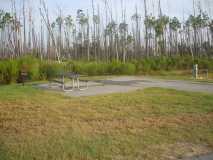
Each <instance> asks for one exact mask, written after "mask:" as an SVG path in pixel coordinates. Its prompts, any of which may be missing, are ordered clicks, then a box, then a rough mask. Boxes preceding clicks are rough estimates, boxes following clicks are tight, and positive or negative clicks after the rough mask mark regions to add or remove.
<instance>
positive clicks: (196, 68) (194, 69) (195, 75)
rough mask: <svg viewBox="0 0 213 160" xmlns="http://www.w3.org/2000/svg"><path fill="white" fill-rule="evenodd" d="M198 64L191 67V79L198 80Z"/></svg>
mask: <svg viewBox="0 0 213 160" xmlns="http://www.w3.org/2000/svg"><path fill="white" fill-rule="evenodd" d="M198 70H199V69H198V64H195V65H194V67H193V77H194V78H195V79H198Z"/></svg>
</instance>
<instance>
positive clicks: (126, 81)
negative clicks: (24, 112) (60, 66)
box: [39, 76, 213, 97]
mask: <svg viewBox="0 0 213 160" xmlns="http://www.w3.org/2000/svg"><path fill="white" fill-rule="evenodd" d="M80 85H81V88H85V87H84V86H85V84H84V83H83V82H82V83H81V84H80ZM88 85H89V88H88V89H87V90H83V91H80V90H78V89H75V90H74V91H70V92H64V93H65V94H66V95H69V96H75V97H80V96H95V95H103V94H110V93H126V92H130V91H135V90H138V89H145V88H150V87H161V88H170V89H176V90H182V91H192V92H204V93H213V83H204V82H191V81H183V80H160V79H152V78H146V77H137V76H123V77H115V78H109V79H106V80H97V81H90V82H89V83H88ZM67 86H68V87H69V86H71V84H69V83H68V84H67ZM39 87H40V88H44V89H51V90H56V91H61V88H60V85H58V84H53V85H51V87H50V86H49V84H42V85H39Z"/></svg>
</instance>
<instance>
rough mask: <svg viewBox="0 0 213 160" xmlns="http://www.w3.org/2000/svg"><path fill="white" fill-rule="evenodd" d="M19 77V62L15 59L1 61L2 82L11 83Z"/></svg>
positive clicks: (0, 78) (0, 77)
mask: <svg viewBox="0 0 213 160" xmlns="http://www.w3.org/2000/svg"><path fill="white" fill-rule="evenodd" d="M17 78H18V63H17V61H15V60H4V61H1V62H0V83H2V84H10V83H11V82H15V81H16V80H17Z"/></svg>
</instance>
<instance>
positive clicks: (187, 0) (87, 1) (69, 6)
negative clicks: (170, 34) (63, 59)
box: [0, 0, 213, 18]
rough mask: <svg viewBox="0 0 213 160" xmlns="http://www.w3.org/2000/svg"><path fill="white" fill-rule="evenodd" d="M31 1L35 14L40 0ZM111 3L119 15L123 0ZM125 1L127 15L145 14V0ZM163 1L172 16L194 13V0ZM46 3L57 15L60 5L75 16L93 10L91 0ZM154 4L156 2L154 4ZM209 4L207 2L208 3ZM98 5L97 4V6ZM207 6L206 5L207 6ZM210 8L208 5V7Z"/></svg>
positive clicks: (6, 3)
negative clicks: (78, 12) (80, 11)
mask: <svg viewBox="0 0 213 160" xmlns="http://www.w3.org/2000/svg"><path fill="white" fill-rule="evenodd" d="M26 1H30V3H29V4H30V5H31V6H32V10H33V13H34V16H36V14H37V13H38V8H39V5H38V3H39V0H26ZM103 1H104V0H94V2H95V4H97V5H98V4H99V6H100V8H101V9H100V11H101V12H104V10H103V8H102V7H103V4H104V3H103ZM109 1H110V4H109V5H111V6H112V8H113V10H114V16H115V14H116V13H117V14H118V16H119V13H120V12H119V11H121V5H120V1H121V0H109ZM123 1H124V6H125V7H126V9H127V16H128V17H131V16H132V15H133V14H134V12H135V6H137V7H138V11H139V12H140V14H143V13H144V11H143V0H123ZM157 1H158V0H147V2H148V3H149V4H148V6H149V9H148V10H149V12H150V13H151V12H153V11H154V12H155V13H157V11H158V8H157V4H158V3H157ZM161 1H162V4H161V6H162V10H163V13H165V14H167V15H170V16H177V17H179V18H183V15H185V16H186V17H187V16H188V15H189V14H190V13H192V8H193V5H192V4H193V3H192V1H193V0H161ZM201 1H202V2H204V1H205V2H207V1H208V2H209V7H213V6H212V5H213V4H210V3H211V2H213V0H201ZM15 2H16V4H17V8H21V5H22V2H23V0H15ZM46 3H47V5H48V7H49V11H50V13H51V16H53V17H55V16H56V15H57V11H58V8H59V7H60V8H61V9H62V11H63V14H64V15H67V14H71V15H73V16H75V15H76V11H77V10H78V9H83V10H84V11H87V10H88V11H89V12H90V11H91V10H92V6H91V0H46ZM152 4H156V5H155V6H153V5H152ZM206 4H207V3H206ZM10 5H11V4H10V0H0V9H5V10H8V9H9V7H10ZM97 5H96V6H97ZM205 8H206V7H205ZM207 9H208V7H207ZM183 13H184V14H183Z"/></svg>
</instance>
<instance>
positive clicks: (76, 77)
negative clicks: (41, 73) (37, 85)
mask: <svg viewBox="0 0 213 160" xmlns="http://www.w3.org/2000/svg"><path fill="white" fill-rule="evenodd" d="M81 77H85V76H83V75H80V74H77V73H66V74H60V75H58V76H57V78H55V79H52V80H50V85H51V84H52V83H51V82H55V83H59V84H61V88H62V90H63V91H65V92H69V91H74V90H75V89H78V90H80V91H83V90H86V89H88V80H80V78H81ZM65 78H68V79H69V80H71V81H72V86H71V89H67V88H66V82H65ZM80 82H85V83H86V86H85V87H84V88H81V87H80Z"/></svg>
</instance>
